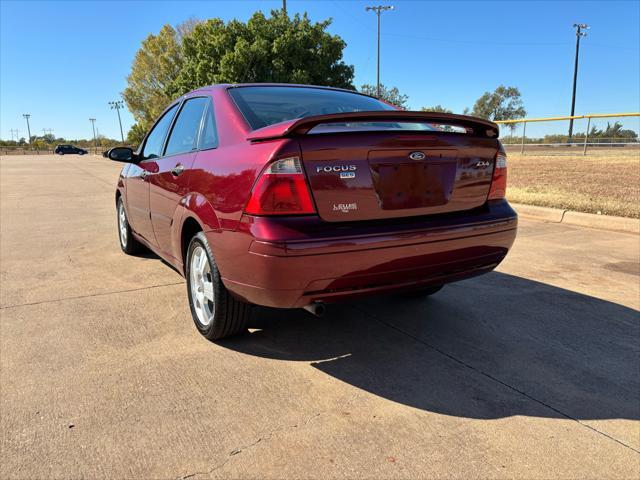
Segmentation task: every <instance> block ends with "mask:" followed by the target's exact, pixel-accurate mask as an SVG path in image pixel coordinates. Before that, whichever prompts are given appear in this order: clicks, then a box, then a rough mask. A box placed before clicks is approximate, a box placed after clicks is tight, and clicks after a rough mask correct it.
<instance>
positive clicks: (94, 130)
mask: <svg viewBox="0 0 640 480" xmlns="http://www.w3.org/2000/svg"><path fill="white" fill-rule="evenodd" d="M89 121H90V122H91V128H92V129H93V148H95V149H96V155H97V154H98V141H97V140H96V119H95V118H90V119H89Z"/></svg>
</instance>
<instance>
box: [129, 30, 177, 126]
mask: <svg viewBox="0 0 640 480" xmlns="http://www.w3.org/2000/svg"><path fill="white" fill-rule="evenodd" d="M179 29H180V27H179ZM187 36H188V35H187ZM179 38H187V37H183V35H182V34H179V33H178V32H177V31H176V30H175V29H174V28H173V27H172V26H171V25H165V26H164V27H162V29H161V30H160V32H159V33H158V34H157V35H153V34H150V35H148V36H147V38H145V39H144V40H143V41H142V46H141V47H140V49H139V50H138V52H137V53H136V56H135V58H134V60H133V64H132V66H131V73H130V74H129V76H128V77H127V88H126V89H125V90H124V92H123V93H122V97H123V98H124V101H125V102H126V103H127V107H128V108H129V111H130V112H131V113H132V115H133V117H134V118H135V120H136V122H137V123H138V124H139V125H140V128H142V129H143V130H145V131H146V129H148V128H150V127H151V125H152V124H153V122H154V120H155V119H156V118H157V117H158V116H159V115H160V113H162V111H163V110H164V109H165V108H166V106H167V104H168V103H169V102H170V101H171V97H170V96H169V95H168V93H167V90H168V89H169V86H170V85H172V83H173V82H174V81H175V79H176V78H177V77H178V74H179V72H180V69H181V68H182V64H183V60H182V49H181V47H180V43H179Z"/></svg>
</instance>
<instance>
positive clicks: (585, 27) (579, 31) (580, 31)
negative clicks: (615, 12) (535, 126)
mask: <svg viewBox="0 0 640 480" xmlns="http://www.w3.org/2000/svg"><path fill="white" fill-rule="evenodd" d="M573 28H575V29H576V60H575V63H574V66H573V94H572V96H571V116H572V117H573V114H574V113H575V111H576V84H577V83H578V56H579V55H580V38H581V37H586V36H587V32H584V31H583V30H589V28H590V27H589V25H587V24H586V23H574V24H573ZM572 135H573V118H572V119H570V120H569V141H571V136H572Z"/></svg>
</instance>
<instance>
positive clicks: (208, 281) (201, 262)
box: [189, 245, 215, 327]
mask: <svg viewBox="0 0 640 480" xmlns="http://www.w3.org/2000/svg"><path fill="white" fill-rule="evenodd" d="M189 267H190V268H189V283H190V286H191V288H190V290H191V291H190V293H191V302H192V304H193V308H194V310H195V312H196V317H197V319H198V322H199V323H200V324H201V325H202V326H204V327H207V326H209V324H210V323H211V322H212V321H213V315H214V313H215V302H214V297H215V294H214V290H213V277H212V273H211V265H210V263H209V258H208V257H207V252H206V251H205V250H204V248H202V247H201V246H200V245H197V246H196V247H195V248H194V249H193V252H192V253H191V261H190V265H189Z"/></svg>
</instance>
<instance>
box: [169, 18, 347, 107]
mask: <svg viewBox="0 0 640 480" xmlns="http://www.w3.org/2000/svg"><path fill="white" fill-rule="evenodd" d="M330 24H331V20H325V21H323V22H320V23H312V22H311V21H310V20H309V18H308V17H307V14H306V13H305V14H304V15H302V16H300V15H298V14H296V15H295V16H293V17H289V16H288V15H287V14H286V13H284V12H283V11H281V10H273V11H272V12H271V16H270V17H269V18H267V17H265V15H264V14H263V13H262V12H256V13H254V14H253V16H252V17H251V18H250V19H249V21H248V22H246V23H244V22H240V21H238V20H231V21H229V22H228V23H226V24H225V23H224V21H222V20H221V19H219V18H214V19H210V20H207V21H205V22H202V23H199V24H197V25H195V27H194V29H193V32H192V33H191V34H190V35H188V36H187V37H185V38H184V40H183V43H182V51H183V59H182V62H183V63H182V67H181V68H180V73H179V75H178V77H177V78H176V79H175V81H174V82H173V83H172V86H171V87H170V88H169V89H168V91H167V93H169V94H170V95H171V96H178V95H181V94H183V93H186V92H188V91H189V90H192V89H195V88H198V87H202V86H204V85H209V84H215V83H241V82H284V83H301V84H316V85H327V86H333V87H342V88H351V89H352V88H353V85H352V81H353V66H352V65H347V64H346V63H345V62H344V61H343V60H342V51H343V49H344V48H345V46H346V44H345V42H344V41H343V40H342V38H340V37H339V36H337V35H331V34H329V33H328V32H327V31H326V29H327V28H328V27H329V25H330Z"/></svg>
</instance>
